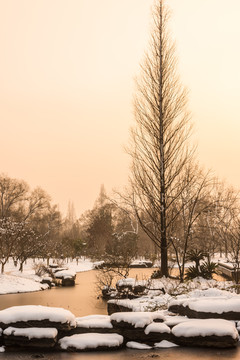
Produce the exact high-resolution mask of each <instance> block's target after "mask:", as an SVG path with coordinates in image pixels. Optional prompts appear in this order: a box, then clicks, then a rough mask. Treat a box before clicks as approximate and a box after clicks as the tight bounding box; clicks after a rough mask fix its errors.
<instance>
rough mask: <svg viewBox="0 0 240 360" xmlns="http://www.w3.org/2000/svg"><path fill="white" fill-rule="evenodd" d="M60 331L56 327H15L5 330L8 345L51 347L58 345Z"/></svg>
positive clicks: (4, 334)
mask: <svg viewBox="0 0 240 360" xmlns="http://www.w3.org/2000/svg"><path fill="white" fill-rule="evenodd" d="M57 335H58V331H57V329H55V328H34V327H33V328H21V329H20V328H15V327H8V328H7V329H5V330H4V332H3V336H4V343H5V345H6V346H16V345H17V346H21V347H37V348H51V347H54V346H55V345H56V342H57Z"/></svg>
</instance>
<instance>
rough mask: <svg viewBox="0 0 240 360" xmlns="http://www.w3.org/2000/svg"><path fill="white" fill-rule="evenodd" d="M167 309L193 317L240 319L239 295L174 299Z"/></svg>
mask: <svg viewBox="0 0 240 360" xmlns="http://www.w3.org/2000/svg"><path fill="white" fill-rule="evenodd" d="M168 310H169V311H171V312H173V313H176V314H179V315H182V316H187V317H188V318H195V319H209V318H215V319H225V320H240V297H239V296H234V297H232V298H223V297H222V298H220V297H215V298H207V297H206V298H198V299H191V298H190V299H181V300H174V301H172V303H170V305H169V307H168Z"/></svg>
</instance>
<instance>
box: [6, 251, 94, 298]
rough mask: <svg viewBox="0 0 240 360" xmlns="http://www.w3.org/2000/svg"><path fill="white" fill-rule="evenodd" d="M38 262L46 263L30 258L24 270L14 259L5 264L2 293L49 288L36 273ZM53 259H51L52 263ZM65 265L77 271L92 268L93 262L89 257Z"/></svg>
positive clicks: (73, 271) (72, 270)
mask: <svg viewBox="0 0 240 360" xmlns="http://www.w3.org/2000/svg"><path fill="white" fill-rule="evenodd" d="M38 263H44V264H45V265H46V261H45V262H44V261H43V260H42V259H40V260H35V261H33V260H32V259H28V260H27V262H26V264H24V267H23V272H20V271H18V268H17V267H15V266H14V263H13V260H12V259H10V261H9V262H8V263H7V264H6V265H5V269H4V270H5V271H4V274H0V295H3V294H14V293H21V292H33V291H39V290H44V289H47V288H48V285H47V284H41V280H42V278H41V277H39V276H37V275H36V274H35V270H34V267H35V266H36V264H38ZM51 263H52V261H50V264H51ZM64 267H66V268H68V269H69V271H70V272H72V273H76V272H81V271H88V270H92V268H93V263H92V262H91V261H90V260H88V259H85V260H84V259H83V258H81V259H79V260H78V263H77V261H76V259H74V260H73V261H72V262H68V263H66V262H65V263H64Z"/></svg>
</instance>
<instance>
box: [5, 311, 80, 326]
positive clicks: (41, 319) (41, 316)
mask: <svg viewBox="0 0 240 360" xmlns="http://www.w3.org/2000/svg"><path fill="white" fill-rule="evenodd" d="M9 326H13V327H56V328H57V329H61V330H69V329H71V328H74V327H76V320H75V316H74V315H73V314H72V313H71V312H70V311H69V310H65V309H63V308H56V307H48V306H41V305H24V306H13V307H10V308H7V309H5V310H1V311H0V327H2V328H3V329H5V328H6V327H9Z"/></svg>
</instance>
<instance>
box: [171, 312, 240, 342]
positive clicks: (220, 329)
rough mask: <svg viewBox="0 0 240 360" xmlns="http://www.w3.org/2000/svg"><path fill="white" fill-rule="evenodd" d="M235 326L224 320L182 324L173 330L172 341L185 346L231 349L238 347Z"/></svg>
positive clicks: (194, 321)
mask: <svg viewBox="0 0 240 360" xmlns="http://www.w3.org/2000/svg"><path fill="white" fill-rule="evenodd" d="M238 339H239V336H238V332H237V329H236V327H235V324H234V323H233V322H231V321H227V320H222V319H204V320H203V319H202V320H192V321H188V322H183V323H180V324H178V325H176V326H174V327H173V329H172V341H173V342H174V343H176V344H178V345H183V346H204V347H218V348H229V347H234V346H237V343H238Z"/></svg>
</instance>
